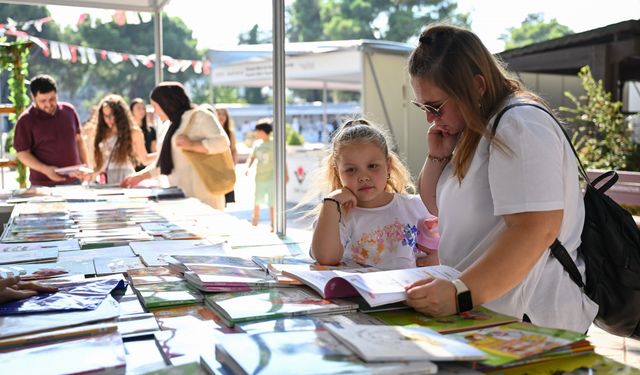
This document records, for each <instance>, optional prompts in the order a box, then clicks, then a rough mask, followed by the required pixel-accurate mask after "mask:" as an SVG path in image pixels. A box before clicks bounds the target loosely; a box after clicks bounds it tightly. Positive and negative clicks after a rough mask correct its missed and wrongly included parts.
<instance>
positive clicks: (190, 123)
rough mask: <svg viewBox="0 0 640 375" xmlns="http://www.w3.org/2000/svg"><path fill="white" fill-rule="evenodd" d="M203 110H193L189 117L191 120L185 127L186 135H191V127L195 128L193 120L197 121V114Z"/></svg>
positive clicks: (184, 132)
mask: <svg viewBox="0 0 640 375" xmlns="http://www.w3.org/2000/svg"><path fill="white" fill-rule="evenodd" d="M200 111H201V110H200V109H199V108H198V107H196V108H194V109H192V110H191V114H190V115H189V120H188V121H187V125H186V126H185V127H184V131H183V132H182V133H183V134H185V135H188V134H189V131H190V130H191V127H192V126H193V120H195V118H196V113H198V112H200Z"/></svg>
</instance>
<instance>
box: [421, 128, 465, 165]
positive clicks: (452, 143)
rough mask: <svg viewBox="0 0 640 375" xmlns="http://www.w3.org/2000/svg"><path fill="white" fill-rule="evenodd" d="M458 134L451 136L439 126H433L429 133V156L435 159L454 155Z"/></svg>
mask: <svg viewBox="0 0 640 375" xmlns="http://www.w3.org/2000/svg"><path fill="white" fill-rule="evenodd" d="M459 136H460V133H458V134H449V133H445V132H443V131H442V129H439V128H438V125H436V124H433V125H431V127H429V131H427V144H428V145H429V155H431V156H435V157H439V158H441V157H447V156H451V154H453V150H454V149H455V148H456V144H457V143H458V137H459Z"/></svg>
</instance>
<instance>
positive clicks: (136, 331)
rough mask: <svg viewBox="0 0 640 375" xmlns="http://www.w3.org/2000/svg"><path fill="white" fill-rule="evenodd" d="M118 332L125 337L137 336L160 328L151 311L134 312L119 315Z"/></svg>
mask: <svg viewBox="0 0 640 375" xmlns="http://www.w3.org/2000/svg"><path fill="white" fill-rule="evenodd" d="M117 322H118V332H120V334H121V335H122V336H123V337H127V336H137V335H140V334H142V333H149V332H155V331H158V330H160V328H158V322H157V321H156V318H155V316H154V315H153V314H151V313H141V314H132V315H125V316H120V317H118V321H117Z"/></svg>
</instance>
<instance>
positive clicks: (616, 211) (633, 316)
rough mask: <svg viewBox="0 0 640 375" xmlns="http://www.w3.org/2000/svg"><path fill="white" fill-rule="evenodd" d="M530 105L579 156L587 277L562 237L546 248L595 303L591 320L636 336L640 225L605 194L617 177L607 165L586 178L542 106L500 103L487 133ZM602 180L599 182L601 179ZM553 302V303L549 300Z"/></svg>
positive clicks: (638, 334) (639, 310) (581, 249)
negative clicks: (510, 112) (511, 113)
mask: <svg viewBox="0 0 640 375" xmlns="http://www.w3.org/2000/svg"><path fill="white" fill-rule="evenodd" d="M520 106H531V107H536V108H538V109H540V110H543V111H545V112H546V113H547V114H549V116H551V117H552V118H553V120H554V121H555V122H556V123H557V124H558V126H559V127H560V129H561V130H562V132H563V134H564V135H565V137H566V138H567V141H568V142H569V145H570V146H571V149H572V150H573V153H574V155H575V156H576V159H577V161H578V166H579V170H580V175H581V176H582V178H583V179H584V180H585V182H586V189H585V193H584V209H585V219H584V227H583V228H582V235H581V240H582V243H581V244H580V247H579V248H578V253H579V254H580V255H581V256H582V257H583V258H584V261H585V276H586V283H583V281H582V278H581V277H580V272H579V271H578V268H577V267H576V265H575V263H574V262H573V260H572V259H571V256H570V255H569V253H567V250H566V249H565V248H564V246H563V245H562V243H560V241H558V239H557V238H556V240H555V242H554V243H553V244H552V245H551V247H550V250H551V254H552V255H553V256H554V257H555V258H556V259H557V260H558V261H559V262H560V263H561V264H562V266H563V267H564V269H565V271H566V272H567V273H568V274H569V276H570V277H571V279H572V280H573V281H574V282H575V283H576V284H577V285H578V286H579V287H580V288H583V289H584V291H585V293H586V294H587V296H589V298H591V299H592V300H593V301H594V302H596V303H597V304H598V306H599V307H600V308H599V310H598V315H597V316H596V319H595V324H596V325H597V326H598V327H600V328H602V329H603V330H605V331H607V332H609V333H612V334H614V335H618V336H624V337H631V338H634V339H639V338H640V230H638V227H637V225H636V223H635V221H634V220H633V217H632V216H631V214H630V213H629V212H627V211H626V210H625V209H624V208H622V207H620V205H618V204H617V203H616V202H615V201H614V200H613V199H611V198H610V197H609V196H607V195H606V194H605V192H606V191H607V190H609V188H611V186H613V185H614V184H615V183H616V182H617V181H618V174H617V173H616V172H615V171H609V172H606V173H603V174H602V175H600V176H598V177H597V178H596V179H595V180H593V181H590V180H589V177H588V176H587V173H586V172H585V169H584V167H583V166H582V163H581V162H580V158H579V157H578V153H577V152H576V150H575V148H574V147H573V145H572V144H571V139H570V138H569V135H568V134H567V132H566V131H565V129H564V128H563V126H562V125H561V124H560V122H559V121H558V120H557V119H556V118H555V116H554V115H553V114H551V113H550V112H549V111H548V110H547V109H546V108H544V107H543V106H540V105H537V104H531V103H514V104H511V105H508V106H507V107H505V108H504V109H503V110H502V111H500V113H498V115H497V116H496V119H495V121H494V122H493V127H492V134H495V133H496V130H497V128H498V122H499V121H500V118H501V117H502V115H504V113H505V112H506V111H508V110H509V109H511V108H513V107H520ZM603 181H606V182H604V183H603V184H602V186H600V187H596V186H597V185H598V184H599V183H600V182H603ZM549 307H550V308H552V306H549Z"/></svg>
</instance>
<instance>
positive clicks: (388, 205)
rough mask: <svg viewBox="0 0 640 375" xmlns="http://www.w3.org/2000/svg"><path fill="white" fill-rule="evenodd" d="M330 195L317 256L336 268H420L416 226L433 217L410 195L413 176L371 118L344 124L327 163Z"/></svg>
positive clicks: (318, 231)
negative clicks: (347, 264)
mask: <svg viewBox="0 0 640 375" xmlns="http://www.w3.org/2000/svg"><path fill="white" fill-rule="evenodd" d="M324 163H325V164H324V168H325V169H326V171H325V174H324V176H323V177H324V182H326V184H327V186H326V187H325V188H326V190H327V191H330V193H329V194H327V195H326V196H325V198H324V199H323V202H322V203H321V204H320V207H319V215H318V220H317V223H316V227H315V231H314V233H313V240H312V243H311V254H312V256H313V257H314V258H315V259H316V260H317V261H318V262H319V263H320V264H325V265H335V264H338V263H340V262H341V261H342V260H343V259H352V260H355V261H357V262H359V263H362V264H369V265H373V266H376V267H379V268H383V269H396V268H410V267H415V266H416V236H417V231H418V229H417V227H416V223H417V222H418V221H419V220H420V219H423V220H424V219H425V218H430V217H432V215H430V214H429V213H428V212H427V209H426V208H425V206H424V204H423V203H422V201H421V200H420V197H419V196H417V195H408V194H406V188H407V187H409V186H411V181H410V177H409V172H408V171H407V169H406V167H405V166H404V165H403V164H402V162H401V161H400V159H399V158H398V156H397V155H396V154H395V153H394V152H393V151H391V150H389V147H388V143H387V140H386V138H385V136H384V134H383V133H382V132H381V131H380V130H378V129H376V128H375V127H374V126H372V125H370V124H369V123H368V122H367V121H365V120H354V121H349V122H347V123H346V124H344V125H343V126H342V127H341V128H340V129H339V130H338V132H337V133H336V134H335V136H334V137H333V141H332V144H331V149H330V151H329V155H328V156H327V158H326V159H325V162H324Z"/></svg>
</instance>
